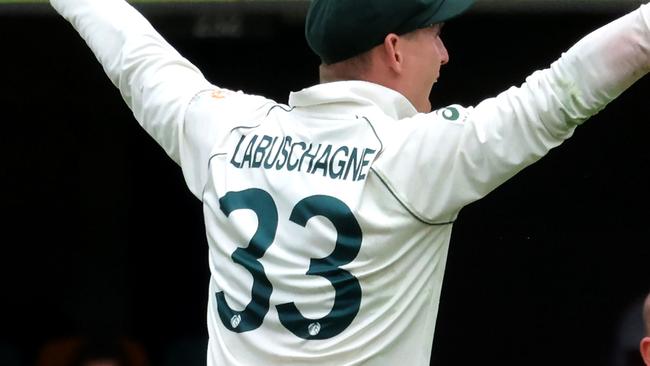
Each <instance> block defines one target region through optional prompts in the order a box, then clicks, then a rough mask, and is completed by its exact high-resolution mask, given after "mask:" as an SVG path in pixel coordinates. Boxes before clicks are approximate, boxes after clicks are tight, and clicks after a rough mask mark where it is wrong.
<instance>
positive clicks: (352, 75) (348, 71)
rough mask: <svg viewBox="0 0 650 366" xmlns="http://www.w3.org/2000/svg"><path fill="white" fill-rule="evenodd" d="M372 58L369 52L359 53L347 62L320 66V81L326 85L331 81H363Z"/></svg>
mask: <svg viewBox="0 0 650 366" xmlns="http://www.w3.org/2000/svg"><path fill="white" fill-rule="evenodd" d="M371 63H372V57H371V56H370V51H368V52H364V53H361V54H359V55H356V56H354V57H351V58H349V59H347V60H343V61H341V62H337V63H334V64H325V63H323V64H321V65H320V70H319V71H320V72H319V73H320V81H321V83H327V82H332V81H345V80H364V75H365V74H366V72H367V71H368V69H369V68H370V65H371Z"/></svg>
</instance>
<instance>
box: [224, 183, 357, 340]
mask: <svg viewBox="0 0 650 366" xmlns="http://www.w3.org/2000/svg"><path fill="white" fill-rule="evenodd" d="M219 203H220V205H221V211H223V213H224V214H225V215H226V216H227V217H228V216H230V214H231V213H232V212H233V211H236V210H243V209H248V210H252V211H253V212H254V213H255V215H257V219H258V226H257V230H256V231H255V234H254V235H253V237H252V238H251V240H250V242H249V244H248V246H247V247H246V248H237V250H235V251H234V252H233V254H232V256H231V257H232V260H233V262H235V263H237V264H239V265H241V266H243V267H244V268H246V270H248V271H249V272H250V273H251V275H252V276H253V288H252V291H251V301H250V302H249V303H248V305H246V308H244V310H243V311H234V310H232V309H231V308H230V306H228V303H227V302H226V297H225V295H224V293H223V291H220V292H218V293H217V294H216V296H217V309H218V311H219V317H220V318H221V321H222V322H223V324H224V326H225V327H226V328H228V329H229V330H231V331H233V332H236V333H243V332H248V331H251V330H254V329H257V328H258V327H260V326H261V325H262V322H263V320H264V317H265V316H266V314H267V313H268V311H269V306H270V304H269V303H270V298H271V292H272V291H273V286H272V285H271V282H270V281H269V279H268V277H267V276H266V273H265V271H264V266H263V265H262V264H261V263H260V262H259V259H260V258H262V257H263V256H264V253H265V252H266V250H267V249H268V248H269V247H270V246H271V244H273V240H274V239H275V233H276V231H277V228H278V211H277V207H276V205H275V201H273V198H272V197H271V195H270V194H269V193H268V192H266V191H264V190H261V189H257V188H252V189H247V190H244V191H240V192H229V193H227V194H226V195H225V196H224V197H222V198H221V199H220V200H219ZM314 216H323V217H325V218H327V219H328V220H329V221H330V222H331V223H332V224H333V225H334V228H335V229H336V231H337V239H336V246H335V247H334V251H333V252H332V253H331V254H330V255H329V256H328V257H326V258H321V259H313V258H312V259H311V261H310V265H309V270H308V271H307V273H306V274H307V275H315V276H321V277H324V278H326V279H327V280H328V281H330V282H331V283H332V286H333V287H334V290H335V297H334V306H333V307H332V310H331V311H330V313H329V314H327V315H326V316H324V317H322V318H320V319H308V318H305V317H304V316H303V315H302V314H301V313H300V311H299V310H298V308H297V307H296V305H295V303H293V302H289V303H285V304H280V305H277V306H276V308H277V311H278V315H279V317H280V322H281V323H282V325H284V327H285V328H287V329H288V330H289V331H291V332H292V333H293V334H295V335H296V336H298V337H300V338H304V339H328V338H331V337H334V336H336V335H338V334H339V333H341V332H342V331H343V330H345V329H346V328H347V327H348V326H349V325H350V323H352V320H354V318H355V316H356V315H357V313H358V312H359V306H360V305H361V286H360V285H359V280H357V278H356V277H354V276H353V275H352V274H350V272H348V271H346V270H344V269H341V268H340V267H341V266H343V265H346V264H348V263H350V262H352V260H354V258H355V257H356V256H357V254H358V253H359V249H360V247H361V241H362V234H361V227H360V226H359V222H358V221H357V219H356V218H355V217H354V214H353V213H352V211H351V210H350V208H349V207H348V206H347V205H346V204H345V203H344V202H343V201H341V200H339V199H337V198H334V197H332V196H325V195H315V196H310V197H307V198H305V199H303V200H301V201H300V202H298V204H296V205H295V206H294V208H293V210H292V211H291V216H290V217H289V221H291V222H293V223H295V224H298V225H300V226H302V227H305V226H306V225H307V221H309V219H311V218H312V217H314Z"/></svg>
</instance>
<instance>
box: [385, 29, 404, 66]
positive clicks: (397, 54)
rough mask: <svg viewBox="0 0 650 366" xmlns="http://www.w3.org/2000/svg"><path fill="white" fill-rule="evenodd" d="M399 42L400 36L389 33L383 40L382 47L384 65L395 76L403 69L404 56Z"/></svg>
mask: <svg viewBox="0 0 650 366" xmlns="http://www.w3.org/2000/svg"><path fill="white" fill-rule="evenodd" d="M400 42H401V38H400V36H398V35H397V34H395V33H390V34H388V35H387V36H386V38H384V43H383V45H382V46H383V47H382V51H383V56H384V57H385V62H386V65H387V66H388V67H389V68H390V69H391V70H392V71H393V72H395V73H397V74H401V73H402V70H403V68H404V54H403V51H402V47H401V43H400Z"/></svg>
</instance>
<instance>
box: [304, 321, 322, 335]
mask: <svg viewBox="0 0 650 366" xmlns="http://www.w3.org/2000/svg"><path fill="white" fill-rule="evenodd" d="M307 330H308V331H309V335H310V336H312V337H314V336H316V335H318V333H320V323H319V322H315V323H311V324H309V326H308V327H307Z"/></svg>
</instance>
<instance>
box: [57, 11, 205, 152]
mask: <svg viewBox="0 0 650 366" xmlns="http://www.w3.org/2000/svg"><path fill="white" fill-rule="evenodd" d="M50 3H51V5H52V6H53V7H54V9H56V11H57V12H58V13H59V14H61V15H62V16H63V17H64V18H65V19H67V20H68V21H69V22H70V23H71V24H72V26H73V27H74V28H75V29H76V30H77V32H78V33H79V34H80V35H81V37H82V38H83V39H84V41H85V42H86V43H87V44H88V46H89V47H90V49H91V50H92V52H93V53H94V54H95V56H96V57H97V59H98V60H99V62H100V63H101V65H102V66H103V68H104V71H105V72H106V74H107V75H108V77H109V78H110V80H111V81H112V82H113V84H114V85H115V86H116V87H118V88H119V90H120V92H121V94H122V97H123V98H124V101H125V102H126V103H127V105H128V106H129V108H131V110H132V111H133V113H134V115H135V117H136V119H137V120H138V122H139V123H140V124H141V125H142V126H143V127H144V128H145V129H146V130H147V132H149V134H150V135H152V136H153V137H154V138H155V139H156V140H157V142H158V143H159V144H160V145H161V146H162V147H163V148H164V149H165V150H166V151H167V153H168V154H169V155H170V156H171V157H172V158H173V159H174V160H175V161H177V162H178V161H179V156H178V155H179V152H178V151H179V146H178V145H179V143H178V141H179V134H180V133H181V129H182V123H183V115H184V111H185V108H186V107H187V105H188V104H189V101H190V100H191V98H192V97H193V96H194V95H195V94H196V93H197V92H199V91H201V90H205V89H209V88H212V87H213V86H211V85H210V84H209V83H208V81H207V80H205V78H204V77H203V75H202V74H201V72H200V71H199V70H198V69H197V68H196V67H195V66H194V65H192V64H191V63H190V62H189V61H188V60H186V59H185V58H183V57H182V56H181V55H179V54H178V52H176V50H174V48H172V47H171V46H170V45H169V44H168V43H167V42H166V41H165V40H164V39H163V38H162V37H161V36H160V34H158V32H156V31H155V30H154V28H153V27H152V26H151V24H150V23H149V22H148V21H147V20H146V19H145V18H144V17H143V16H142V15H141V14H140V13H139V12H138V11H137V10H136V9H134V8H133V7H132V6H131V5H129V4H128V3H127V2H126V1H124V0H50Z"/></svg>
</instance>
